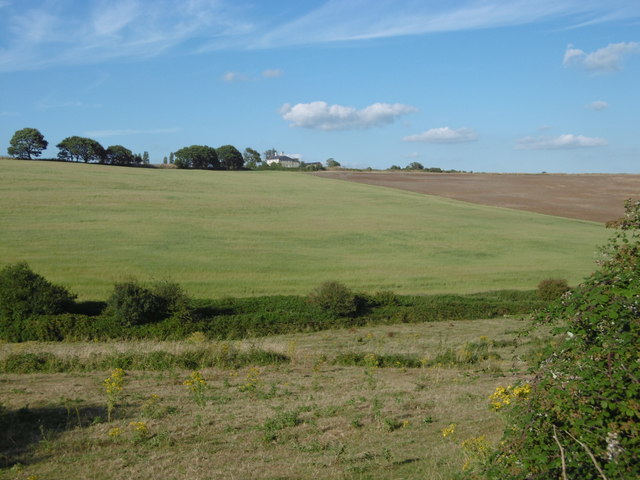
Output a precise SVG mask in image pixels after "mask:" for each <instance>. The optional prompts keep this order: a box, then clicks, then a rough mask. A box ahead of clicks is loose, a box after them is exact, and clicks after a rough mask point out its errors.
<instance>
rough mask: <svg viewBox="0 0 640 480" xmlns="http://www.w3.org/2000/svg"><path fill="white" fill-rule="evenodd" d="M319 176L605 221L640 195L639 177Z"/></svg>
mask: <svg viewBox="0 0 640 480" xmlns="http://www.w3.org/2000/svg"><path fill="white" fill-rule="evenodd" d="M317 175H319V176H322V177H326V178H334V179H339V180H348V181H351V182H360V183H366V184H369V185H379V186H382V187H391V188H399V189H402V190H408V191H411V192H417V193H424V194H426V195H437V196H440V197H446V198H452V199H455V200H461V201H464V202H470V203H479V204H482V205H491V206H495V207H505V208H514V209H519V210H528V211H531V212H538V213H544V214H547V215H556V216H559V217H568V218H577V219H581V220H591V221H594V222H607V221H609V220H614V219H616V218H619V217H620V216H622V214H623V213H624V201H625V200H627V199H628V198H633V199H639V198H640V175H624V174H550V173H541V174H517V173H423V172H356V171H339V170H332V171H325V172H317Z"/></svg>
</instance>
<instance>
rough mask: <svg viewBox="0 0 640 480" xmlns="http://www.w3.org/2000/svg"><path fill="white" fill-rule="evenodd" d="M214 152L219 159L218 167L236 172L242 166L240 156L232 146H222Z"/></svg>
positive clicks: (242, 161) (242, 162) (242, 159)
mask: <svg viewBox="0 0 640 480" xmlns="http://www.w3.org/2000/svg"><path fill="white" fill-rule="evenodd" d="M216 152H217V153H218V158H219V159H220V166H221V167H222V168H224V169H225V170H238V169H240V168H242V166H243V165H244V158H242V154H241V153H240V152H239V151H238V149H237V148H236V147H234V146H233V145H223V146H221V147H219V148H218V149H217V150H216Z"/></svg>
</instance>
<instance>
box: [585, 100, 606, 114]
mask: <svg viewBox="0 0 640 480" xmlns="http://www.w3.org/2000/svg"><path fill="white" fill-rule="evenodd" d="M587 108H589V109H591V110H595V111H597V112H600V111H602V110H606V109H607V108H609V104H608V103H607V102H605V101H604V100H596V101H595V102H591V103H590V104H589V105H587Z"/></svg>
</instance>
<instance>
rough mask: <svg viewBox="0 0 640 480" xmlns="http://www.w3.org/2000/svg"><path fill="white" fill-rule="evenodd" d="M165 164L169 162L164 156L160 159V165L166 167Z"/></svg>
mask: <svg viewBox="0 0 640 480" xmlns="http://www.w3.org/2000/svg"><path fill="white" fill-rule="evenodd" d="M167 163H169V160H167V156H166V155H165V156H164V157H163V158H162V164H163V165H166V164H167Z"/></svg>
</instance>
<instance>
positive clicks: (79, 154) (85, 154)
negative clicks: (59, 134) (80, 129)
mask: <svg viewBox="0 0 640 480" xmlns="http://www.w3.org/2000/svg"><path fill="white" fill-rule="evenodd" d="M56 146H57V147H58V148H59V149H60V151H59V152H58V158H59V159H61V160H66V161H71V162H77V161H79V160H82V161H83V162H84V163H89V162H100V161H104V160H103V159H104V156H105V153H106V152H105V149H104V148H103V147H102V145H100V143H99V142H97V141H96V140H93V139H92V138H85V137H76V136H74V137H67V138H65V139H64V140H62V141H61V142H60V143H59V144H58V145H56Z"/></svg>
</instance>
